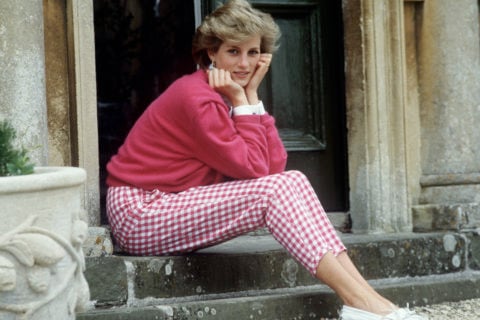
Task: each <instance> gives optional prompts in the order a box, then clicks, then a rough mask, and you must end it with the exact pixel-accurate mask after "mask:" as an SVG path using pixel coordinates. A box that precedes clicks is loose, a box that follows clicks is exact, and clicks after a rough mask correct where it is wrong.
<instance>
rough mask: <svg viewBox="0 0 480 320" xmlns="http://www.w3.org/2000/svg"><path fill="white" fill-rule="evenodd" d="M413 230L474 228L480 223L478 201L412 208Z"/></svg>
mask: <svg viewBox="0 0 480 320" xmlns="http://www.w3.org/2000/svg"><path fill="white" fill-rule="evenodd" d="M412 218H413V230H414V231H419V232H421V231H432V230H455V231H459V230H462V229H469V228H475V227H476V226H478V225H479V224H480V206H479V205H478V203H456V204H427V205H417V206H414V207H413V208H412Z"/></svg>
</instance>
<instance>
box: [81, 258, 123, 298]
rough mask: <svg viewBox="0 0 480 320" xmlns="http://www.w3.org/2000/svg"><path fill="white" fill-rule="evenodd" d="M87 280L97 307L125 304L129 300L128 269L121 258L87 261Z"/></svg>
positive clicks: (90, 259) (91, 259)
mask: <svg viewBox="0 0 480 320" xmlns="http://www.w3.org/2000/svg"><path fill="white" fill-rule="evenodd" d="M85 260H86V265H87V269H86V271H85V278H86V279H87V282H88V284H89V286H90V296H91V299H92V301H94V302H95V304H96V306H97V307H98V306H113V305H122V304H125V303H126V301H127V298H128V280H127V268H126V266H125V262H124V261H123V258H121V257H114V256H110V257H98V258H91V257H87V258H86V259H85Z"/></svg>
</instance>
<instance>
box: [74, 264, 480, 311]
mask: <svg viewBox="0 0 480 320" xmlns="http://www.w3.org/2000/svg"><path fill="white" fill-rule="evenodd" d="M371 283H372V285H373V286H374V287H375V288H376V289H377V290H378V291H379V292H380V293H381V294H383V295H384V296H386V297H388V298H390V299H391V300H393V301H395V302H396V303H397V304H399V305H401V306H406V305H407V304H408V305H410V306H411V307H413V306H420V305H426V304H436V303H441V302H444V301H459V300H463V299H472V298H477V297H479V296H480V272H478V271H464V272H460V273H456V274H444V275H441V276H438V275H435V276H423V277H416V278H409V277H408V278H397V279H388V280H387V279H382V280H373V281H371ZM340 308H341V303H340V301H339V300H338V299H337V297H336V296H335V294H334V293H333V292H332V291H331V290H330V289H328V288H327V287H325V286H323V285H313V286H308V287H297V288H290V289H280V290H272V291H270V292H237V293H236V294H231V295H230V297H226V296H219V295H205V296H201V297H198V298H197V299H191V300H188V299H184V300H183V301H176V299H162V300H157V301H156V302H155V303H150V304H148V303H147V304H145V303H144V302H138V301H137V304H135V303H133V304H129V305H126V306H123V307H118V308H110V309H96V310H91V311H88V312H84V313H80V314H78V315H77V320H123V319H125V320H127V319H128V320H154V319H155V320H173V319H181V320H190V319H192V320H193V319H212V320H213V319H221V320H223V319H229V320H245V319H251V320H272V319H276V320H292V319H299V320H300V319H317V320H318V319H321V318H336V317H337V316H338V310H339V309H340Z"/></svg>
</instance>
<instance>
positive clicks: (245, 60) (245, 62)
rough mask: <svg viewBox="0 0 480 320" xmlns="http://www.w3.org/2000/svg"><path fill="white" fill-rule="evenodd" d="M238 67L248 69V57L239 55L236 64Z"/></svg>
mask: <svg viewBox="0 0 480 320" xmlns="http://www.w3.org/2000/svg"><path fill="white" fill-rule="evenodd" d="M238 65H239V66H241V67H248V56H247V55H241V56H240V61H239V62H238Z"/></svg>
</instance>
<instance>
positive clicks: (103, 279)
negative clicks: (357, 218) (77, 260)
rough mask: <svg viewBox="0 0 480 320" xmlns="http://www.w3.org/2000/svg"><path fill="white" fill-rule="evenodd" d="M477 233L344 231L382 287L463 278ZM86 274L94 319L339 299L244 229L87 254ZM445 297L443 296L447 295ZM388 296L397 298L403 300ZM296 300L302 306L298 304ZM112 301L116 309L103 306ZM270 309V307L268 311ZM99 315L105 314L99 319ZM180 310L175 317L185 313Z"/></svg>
mask: <svg viewBox="0 0 480 320" xmlns="http://www.w3.org/2000/svg"><path fill="white" fill-rule="evenodd" d="M479 238H480V237H478V236H477V235H476V234H475V233H470V234H468V233H428V234H427V233H425V234H417V233H405V234H392V235H352V234H343V235H342V239H343V241H344V242H345V244H346V245H347V247H348V248H349V255H350V256H351V257H352V260H353V261H354V263H355V264H356V265H357V266H358V268H359V269H360V270H361V272H362V274H364V276H365V277H366V278H367V279H371V280H372V281H381V282H382V281H383V282H384V283H386V285H387V286H388V285H389V284H390V283H392V284H393V287H392V288H394V287H395V285H398V284H399V283H401V281H400V280H402V281H403V279H407V280H409V281H411V282H412V283H411V284H409V286H410V287H411V288H416V286H415V283H416V282H417V280H418V279H423V278H428V279H430V278H433V279H437V278H440V279H442V278H448V277H450V276H452V275H459V276H460V278H461V277H462V276H463V275H464V274H465V272H469V271H470V270H479V269H480V268H479V267H480V263H479V261H480V250H477V249H476V248H480V245H478V244H479V243H480V241H479ZM473 274H474V276H475V277H477V274H475V273H473ZM85 275H86V278H87V281H88V282H89V285H90V290H91V298H92V300H93V301H95V307H96V308H97V310H95V311H94V312H93V313H88V314H87V313H86V314H84V315H82V317H87V316H88V317H90V316H92V317H93V314H94V315H95V316H99V317H100V318H98V319H113V318H108V317H109V316H110V314H112V312H125V314H128V315H129V317H131V318H128V319H136V318H135V317H136V315H135V314H137V313H139V314H141V315H142V317H143V316H146V315H150V314H152V316H153V317H157V316H158V317H159V318H158V319H162V318H161V317H160V316H159V315H158V314H160V313H162V312H165V314H166V316H168V315H169V314H171V312H173V313H174V314H181V313H182V312H184V313H188V312H187V311H185V310H188V311H189V312H190V313H191V312H193V311H195V310H197V309H198V308H200V307H201V308H217V309H218V310H217V309H215V310H217V311H218V312H220V310H222V311H221V312H228V311H224V309H225V308H226V309H225V310H230V309H231V310H232V312H233V310H236V309H235V308H236V307H235V308H234V307H232V305H235V306H236V305H237V304H238V305H245V306H247V307H245V308H246V309H245V310H250V309H251V308H252V307H248V306H249V305H250V304H254V303H255V302H256V301H257V302H258V301H264V300H265V302H261V303H262V305H263V304H264V305H266V306H270V302H268V301H271V303H272V306H271V307H265V308H266V309H265V310H264V311H261V312H276V311H275V310H276V308H277V309H278V308H280V309H282V308H283V307H282V306H284V305H288V303H287V302H285V301H290V300H291V301H292V303H294V305H295V306H296V307H293V306H291V307H289V308H292V310H293V311H292V312H300V313H302V314H307V313H304V312H307V311H308V313H310V312H313V313H315V314H319V312H320V311H321V310H330V311H328V312H327V313H324V315H328V313H332V312H334V311H335V310H336V309H335V308H337V304H338V303H337V302H336V297H335V296H334V295H333V294H332V293H331V291H330V290H329V289H328V288H326V287H324V286H322V285H319V283H318V281H317V280H315V279H314V278H313V277H312V276H311V275H310V274H309V273H308V272H307V271H306V270H304V269H303V268H302V267H301V266H300V265H299V264H298V263H297V262H296V261H295V260H294V259H293V258H292V257H291V256H290V255H289V254H288V253H287V252H286V251H285V250H284V249H283V248H282V247H281V246H280V245H279V244H278V243H277V242H276V241H275V240H274V239H273V238H272V237H271V236H270V235H261V236H258V235H255V236H252V235H247V236H243V237H239V238H236V239H234V240H232V241H229V242H226V243H224V244H221V245H218V246H214V247H211V248H207V249H204V250H200V251H198V252H196V253H192V254H189V255H183V256H168V257H132V256H120V255H116V256H107V257H100V258H87V270H86V273H85ZM475 277H474V281H477V280H476V278H475ZM436 281H437V280H436ZM462 281H463V280H462ZM462 284H463V283H462ZM427 287H428V286H427ZM390 290H393V289H390ZM402 290H405V289H402ZM411 290H414V289H411ZM415 290H416V289H415ZM446 291H448V290H446ZM447 293H448V292H447ZM469 294H470V293H469ZM441 296H442V295H439V297H441ZM459 296H462V295H461V294H460V295H459ZM308 297H310V298H308ZM410 297H411V299H404V300H405V301H404V302H409V303H411V304H412V303H416V304H419V305H421V304H425V303H428V301H432V299H434V298H436V297H438V296H437V295H436V294H432V295H431V296H426V298H425V299H427V300H428V301H424V300H418V301H417V300H415V299H414V298H413V297H414V295H413V294H412V293H410ZM445 297H446V298H448V294H447V295H445ZM394 298H395V299H394V301H395V302H397V303H400V302H403V300H399V298H397V297H394ZM282 299H285V301H284V300H282ZM308 299H313V300H312V301H315V304H314V306H312V307H308V306H309V303H308V302H306V301H307V300H308ZM414 300H415V301H414ZM212 301H214V303H213V302H212ZM282 301H283V302H282ZM318 301H325V304H327V305H328V306H329V307H326V306H325V304H323V305H322V307H321V308H319V307H318ZM444 301H448V300H444ZM442 302H443V301H442ZM217 304H218V305H217ZM302 305H303V306H304V308H307V307H308V308H307V309H308V310H307V309H305V310H304V309H301V308H302ZM154 306H157V307H154ZM158 306H162V307H161V308H159V307H158ZM214 306H217V307H214ZM227 306H229V307H228V308H227ZM274 306H276V307H274ZM111 307H115V309H111V310H106V309H108V308H111ZM185 308H186V309H185ZM196 308H197V309H196ZM299 308H300V309H299ZM309 308H310V309H311V310H310V309H309ZM270 309H272V310H273V311H268V310H270ZM318 309H321V310H318ZM182 310H183V311H182ZM198 310H201V309H198ZM198 310H197V311H198ZM295 310H297V311H295ZM302 310H303V311H302ZM332 310H333V311H332ZM235 312H237V311H235ZM238 312H239V311H238ZM245 312H247V311H245ZM322 312H323V311H322ZM313 313H312V314H313ZM91 314H92V315H91ZM101 314H105V318H102V316H100V315H101ZM112 317H113V315H112ZM122 317H123V316H122ZM182 317H183V316H182ZM182 317H180V316H178V317H177V316H175V317H174V318H173V319H184V318H182ZM227 318H228V319H230V317H227ZM227 318H221V317H217V319H227ZM85 319H90V318H85ZM91 319H97V318H91ZM115 319H122V318H121V317H120V316H118V317H116V318H115ZM139 319H140V318H139ZM142 319H149V318H142ZM152 319H153V318H152ZM169 319H172V318H169ZM185 319H190V318H188V317H187V318H185ZM192 319H193V318H192ZM239 319H240V318H239ZM243 319H247V318H243ZM258 319H276V318H275V317H274V318H268V317H265V318H258ZM285 319H289V318H285ZM291 319H294V318H291Z"/></svg>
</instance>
